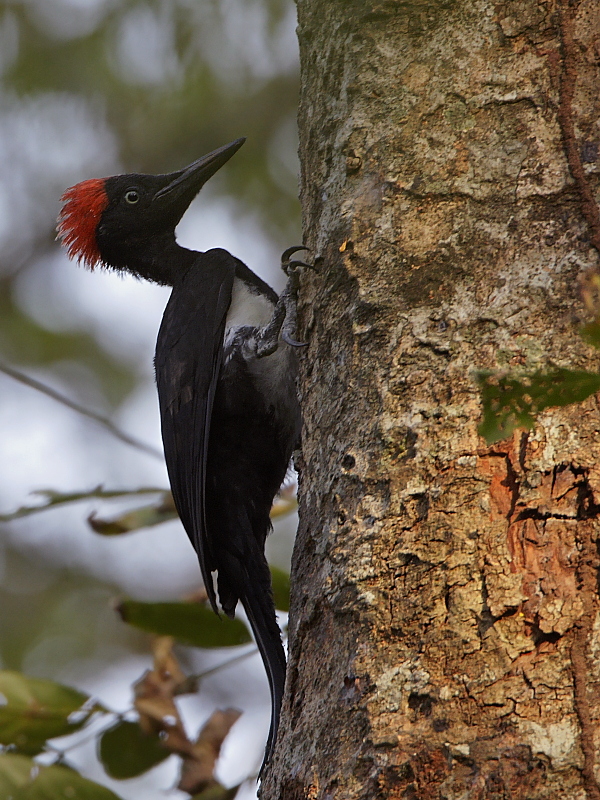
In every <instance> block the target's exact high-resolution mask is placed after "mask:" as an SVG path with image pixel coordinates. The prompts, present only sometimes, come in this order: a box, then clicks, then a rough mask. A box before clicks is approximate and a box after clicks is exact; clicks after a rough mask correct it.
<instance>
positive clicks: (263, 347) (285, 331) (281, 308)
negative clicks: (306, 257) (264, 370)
mask: <svg viewBox="0 0 600 800" xmlns="http://www.w3.org/2000/svg"><path fill="white" fill-rule="evenodd" d="M299 250H308V247H303V246H300V247H288V249H287V250H284V252H283V253H282V254H281V268H282V270H283V271H284V272H285V274H286V275H287V278H288V281H287V284H286V287H285V289H284V290H283V292H282V293H281V294H280V296H279V300H278V301H277V305H276V306H275V311H274V312H273V317H272V318H271V321H270V322H269V323H268V324H267V325H265V327H264V328H261V330H260V331H258V334H257V337H256V356H257V358H263V357H264V356H269V355H271V353H274V352H275V350H277V347H278V344H279V336H280V335H281V338H282V339H283V341H284V342H285V343H286V344H289V345H291V347H306V344H307V343H306V342H298V341H296V339H294V335H295V333H296V318H297V306H298V289H299V287H300V280H299V278H300V271H301V270H302V268H303V267H308V268H309V269H314V266H313V265H312V264H307V263H306V262H305V261H297V260H291V257H292V255H293V254H294V253H297V252H298V251H299Z"/></svg>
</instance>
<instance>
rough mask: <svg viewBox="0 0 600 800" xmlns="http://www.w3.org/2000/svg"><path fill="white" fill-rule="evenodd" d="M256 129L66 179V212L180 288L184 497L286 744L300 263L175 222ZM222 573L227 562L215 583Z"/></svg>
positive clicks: (65, 237) (170, 464) (171, 329)
mask: <svg viewBox="0 0 600 800" xmlns="http://www.w3.org/2000/svg"><path fill="white" fill-rule="evenodd" d="M243 143H244V139H237V140H236V141H235V142H231V144H228V145H225V146H224V147H221V148H219V149H218V150H215V151H213V152H212V153H209V154H208V155H206V156H204V157H203V158H200V159H199V160H198V161H195V162H194V163H192V164H190V165H189V166H188V167H185V168H184V169H182V170H179V171H177V172H173V173H171V174H169V175H137V174H131V175H117V176H115V177H111V178H104V179H93V180H87V181H84V182H82V183H79V184H77V185H76V186H73V187H72V188H70V189H68V190H67V191H66V192H65V193H64V195H63V196H62V198H61V199H62V200H63V201H64V206H63V208H62V211H61V215H60V217H59V223H58V231H59V235H60V237H61V238H62V241H63V244H64V245H65V246H66V247H67V249H68V252H69V255H70V256H71V257H73V258H77V259H79V261H82V262H83V263H84V265H85V266H87V267H89V268H90V269H93V268H94V267H95V266H105V267H108V268H112V269H116V270H119V271H121V270H125V271H127V272H131V273H133V274H134V275H137V276H139V277H141V278H146V279H148V280H150V281H154V282H155V283H159V284H162V285H167V286H172V287H173V291H172V292H171V296H170V298H169V301H168V303H167V307H166V309H165V312H164V316H163V319H162V324H161V326H160V331H159V334H158V340H157V343H156V357H155V367H156V383H157V386H158V396H159V403H160V414H161V425H162V437H163V443H164V451H165V459H166V462H167V468H168V472H169V479H170V482H171V489H172V492H173V497H174V499H175V505H176V507H177V511H178V512H179V516H180V517H181V521H182V522H183V526H184V528H185V530H186V531H187V534H188V536H189V537H190V540H191V542H192V544H193V546H194V548H195V550H196V553H197V554H198V559H199V561H200V568H201V570H202V576H203V578H204V583H205V586H206V591H207V593H208V597H209V599H210V603H211V605H212V607H213V609H214V610H215V612H216V613H218V608H217V593H218V599H219V603H220V605H221V607H222V609H223V611H224V612H225V613H226V614H227V616H229V617H233V616H234V614H235V608H236V605H237V602H238V600H239V601H241V603H242V605H243V606H244V609H245V610H246V614H247V615H248V619H249V620H250V624H251V625H252V630H253V632H254V636H255V638H256V642H257V645H258V648H259V650H260V654H261V656H262V660H263V662H264V665H265V669H266V672H267V676H268V679H269V686H270V689H271V704H272V714H271V728H270V731H269V738H268V741H267V746H266V752H265V761H264V763H263V766H264V764H266V763H267V761H268V759H269V757H270V755H271V753H272V751H273V747H274V744H275V737H276V735H277V727H278V722H279V712H280V708H281V700H282V695H283V686H284V681H285V654H284V650H283V646H282V643H281V633H280V631H279V627H278V625H277V620H276V616H275V607H274V605H273V597H272V591H271V576H270V572H269V567H268V565H267V561H266V558H265V554H264V549H265V540H266V537H267V534H268V533H269V531H270V529H271V523H270V517H269V512H270V509H271V504H272V502H273V498H274V497H275V495H276V493H277V491H278V490H279V488H280V486H281V483H282V482H283V480H284V478H285V474H286V471H287V469H288V466H289V464H290V459H291V456H292V451H293V450H294V448H295V447H296V445H297V443H298V439H299V434H300V409H299V406H298V398H297V393H296V372H297V365H296V352H295V346H297V345H299V344H300V343H299V342H296V341H294V339H293V338H292V336H293V330H294V327H295V296H296V288H297V268H298V266H301V265H302V262H298V261H290V257H291V255H292V253H294V252H296V251H297V250H300V249H304V248H290V249H289V250H288V251H286V252H285V253H284V255H283V257H282V264H283V266H284V269H286V271H287V273H288V276H289V281H288V286H287V287H286V290H285V291H284V292H283V294H282V296H281V297H280V298H278V296H277V294H276V293H275V292H274V291H273V289H272V288H271V287H270V286H268V284H266V283H265V282H264V281H263V280H262V279H261V278H259V277H258V276H257V275H255V274H254V272H252V270H250V269H249V268H248V267H247V266H246V265H245V264H244V263H242V262H241V261H240V260H239V259H237V258H235V256H232V255H231V254H230V253H228V252H227V251H226V250H221V249H215V250H209V251H208V252H206V253H200V252H195V251H192V250H188V249H186V248H184V247H181V246H180V245H179V244H177V242H176V240H175V227H176V225H177V224H178V222H179V221H180V219H181V217H182V216H183V214H184V212H185V211H186V209H187V208H188V206H189V204H190V203H191V201H192V200H193V199H194V197H195V196H196V194H197V193H198V192H199V191H200V189H201V188H202V186H203V185H204V183H206V181H207V180H208V179H209V178H210V177H211V176H212V175H214V174H215V172H216V171H217V170H218V169H220V167H222V166H223V164H225V163H226V162H227V161H228V160H229V159H230V158H231V156H232V155H233V154H234V153H235V152H236V151H237V150H238V149H239V148H240V147H241V146H242V144H243ZM213 572H216V573H217V580H216V587H217V591H216V592H215V587H214V584H213Z"/></svg>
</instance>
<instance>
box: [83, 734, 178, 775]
mask: <svg viewBox="0 0 600 800" xmlns="http://www.w3.org/2000/svg"><path fill="white" fill-rule="evenodd" d="M98 755H99V757H100V761H102V765H103V766H104V769H105V770H106V772H107V773H108V775H110V777H111V778H116V779H117V780H126V779H127V778H135V777H136V776H138V775H141V774H142V773H143V772H147V771H148V770H149V769H152V767H154V766H156V764H160V763H161V761H164V760H165V759H166V758H168V757H169V756H170V755H171V754H170V753H169V751H168V750H166V749H165V748H164V747H163V746H162V744H161V741H160V739H159V738H158V736H151V735H149V734H147V733H144V731H143V730H142V729H141V728H140V726H139V723H137V722H127V721H125V720H122V721H120V722H117V724H116V725H113V726H112V727H111V728H109V729H108V730H106V731H105V732H104V733H103V734H102V736H101V738H100V745H99V748H98Z"/></svg>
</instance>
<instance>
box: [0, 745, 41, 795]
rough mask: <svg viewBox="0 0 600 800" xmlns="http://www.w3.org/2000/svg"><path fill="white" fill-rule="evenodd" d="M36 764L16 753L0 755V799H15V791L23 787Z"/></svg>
mask: <svg viewBox="0 0 600 800" xmlns="http://www.w3.org/2000/svg"><path fill="white" fill-rule="evenodd" d="M36 766H37V765H36V763H35V761H34V760H33V759H32V758H29V757H28V756H20V755H17V754H16V753H3V754H2V755H0V797H2V798H9V797H11V796H12V797H15V796H16V795H15V790H16V789H18V788H19V787H21V786H25V784H26V783H27V781H28V780H29V778H30V776H31V770H32V769H33V768H34V767H36Z"/></svg>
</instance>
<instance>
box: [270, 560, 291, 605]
mask: <svg viewBox="0 0 600 800" xmlns="http://www.w3.org/2000/svg"><path fill="white" fill-rule="evenodd" d="M269 569H270V570H271V583H272V584H273V600H274V602H275V608H278V609H279V610H280V611H289V610H290V576H289V575H288V573H287V572H285V570H283V569H279V567H273V566H271V565H270V566H269Z"/></svg>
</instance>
